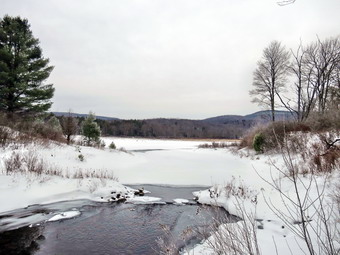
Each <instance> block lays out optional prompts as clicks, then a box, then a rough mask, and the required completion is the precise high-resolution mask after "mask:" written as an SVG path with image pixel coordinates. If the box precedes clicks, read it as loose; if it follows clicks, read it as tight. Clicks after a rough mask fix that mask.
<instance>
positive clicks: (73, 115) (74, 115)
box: [52, 112, 119, 120]
mask: <svg viewBox="0 0 340 255" xmlns="http://www.w3.org/2000/svg"><path fill="white" fill-rule="evenodd" d="M52 113H53V114H54V115H55V116H57V117H61V116H68V115H69V113H68V112H52ZM71 115H72V117H78V118H86V117H87V115H88V114H84V113H73V112H72V113H71ZM96 118H97V119H99V120H119V119H118V118H113V117H106V116H97V115H96Z"/></svg>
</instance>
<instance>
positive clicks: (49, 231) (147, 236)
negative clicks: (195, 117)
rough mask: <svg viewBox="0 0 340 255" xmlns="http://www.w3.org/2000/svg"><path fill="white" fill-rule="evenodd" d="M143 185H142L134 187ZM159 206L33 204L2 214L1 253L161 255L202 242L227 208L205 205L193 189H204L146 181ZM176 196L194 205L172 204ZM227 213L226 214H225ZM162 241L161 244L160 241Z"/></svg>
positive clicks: (0, 215) (88, 202)
mask: <svg viewBox="0 0 340 255" xmlns="http://www.w3.org/2000/svg"><path fill="white" fill-rule="evenodd" d="M132 187H134V188H139V187H141V185H138V186H132ZM143 187H144V188H145V189H146V190H149V191H151V192H152V193H151V194H150V196H156V197H161V198H162V203H159V204H129V203H95V202H91V201H87V200H78V201H65V202H59V203H54V204H49V205H34V206H30V207H28V208H26V209H20V210H15V211H11V212H7V213H3V214H0V254H65V255H66V254H150V255H152V254H160V253H161V252H160V251H161V250H162V249H164V248H166V247H168V246H169V247H170V245H171V247H175V250H176V253H178V252H179V251H180V250H181V249H182V250H183V249H184V248H188V247H192V246H193V245H195V244H197V243H198V242H200V241H201V237H200V235H199V234H197V230H198V229H200V228H201V229H202V228H207V226H209V225H210V224H212V222H213V218H216V217H223V218H225V219H226V220H230V221H235V220H236V219H235V218H233V217H230V218H228V214H227V212H226V211H224V210H223V209H220V208H215V207H211V206H202V205H199V204H197V203H196V202H195V201H194V200H192V198H193V196H192V191H197V190H200V189H203V188H204V187H166V186H154V185H144V186H143ZM174 198H185V199H190V204H187V205H176V204H172V203H171V202H172V200H173V199H174ZM72 209H77V210H79V211H80V212H81V215H80V216H78V217H75V218H73V219H66V220H62V221H57V222H46V220H47V219H49V218H51V217H52V216H53V215H54V214H55V213H57V212H61V211H66V210H72ZM225 216H227V217H225ZM162 241H163V243H162V245H159V243H161V242H162Z"/></svg>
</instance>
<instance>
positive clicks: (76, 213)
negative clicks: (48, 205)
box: [47, 211, 81, 221]
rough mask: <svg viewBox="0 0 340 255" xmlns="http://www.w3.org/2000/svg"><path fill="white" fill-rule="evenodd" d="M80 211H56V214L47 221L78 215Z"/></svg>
mask: <svg viewBox="0 0 340 255" xmlns="http://www.w3.org/2000/svg"><path fill="white" fill-rule="evenodd" d="M80 214H81V213H80V212H79V211H67V212H62V213H58V214H57V215H54V216H53V217H52V218H50V219H49V220H47V221H58V220H65V219H71V218H74V217H77V216H79V215H80Z"/></svg>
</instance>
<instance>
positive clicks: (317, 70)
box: [303, 38, 340, 113]
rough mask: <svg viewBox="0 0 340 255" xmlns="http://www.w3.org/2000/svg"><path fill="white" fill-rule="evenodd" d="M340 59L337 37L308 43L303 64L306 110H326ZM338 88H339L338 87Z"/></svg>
mask: <svg viewBox="0 0 340 255" xmlns="http://www.w3.org/2000/svg"><path fill="white" fill-rule="evenodd" d="M339 61H340V41H339V38H330V39H326V40H324V41H320V40H319V39H318V40H317V42H314V43H312V44H310V45H309V46H308V47H307V48H306V51H305V55H304V60H303V66H304V71H303V72H304V79H305V82H306V107H307V108H306V111H307V113H309V112H310V111H311V110H312V109H313V107H317V110H318V111H319V112H320V113H324V112H325V110H327V107H328V105H327V104H328V102H329V100H328V99H329V96H330V92H331V90H332V88H337V86H338V81H337V77H338V76H339V73H338V72H339V68H338V66H339ZM338 89H339V88H338Z"/></svg>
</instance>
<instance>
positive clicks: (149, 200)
mask: <svg viewBox="0 0 340 255" xmlns="http://www.w3.org/2000/svg"><path fill="white" fill-rule="evenodd" d="M127 201H128V202H130V203H134V204H152V203H155V202H159V201H161V198H159V197H148V196H144V197H134V198H129V199H128V200H127Z"/></svg>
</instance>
